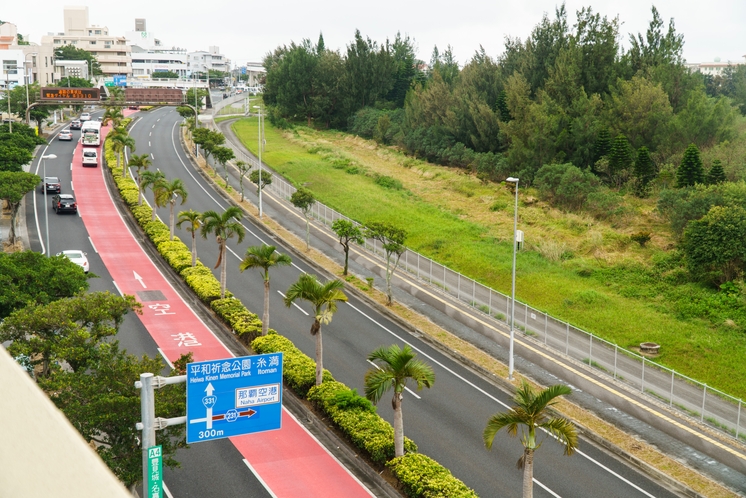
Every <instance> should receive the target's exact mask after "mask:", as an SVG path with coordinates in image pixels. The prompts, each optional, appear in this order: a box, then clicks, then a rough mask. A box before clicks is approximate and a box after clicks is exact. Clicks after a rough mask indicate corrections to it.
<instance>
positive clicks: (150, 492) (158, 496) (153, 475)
mask: <svg viewBox="0 0 746 498" xmlns="http://www.w3.org/2000/svg"><path fill="white" fill-rule="evenodd" d="M143 494H144V495H145V498H163V455H162V452H161V446H151V447H150V448H148V473H147V483H146V487H145V489H144V490H143Z"/></svg>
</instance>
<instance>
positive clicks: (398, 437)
mask: <svg viewBox="0 0 746 498" xmlns="http://www.w3.org/2000/svg"><path fill="white" fill-rule="evenodd" d="M401 400H402V395H401V393H394V455H395V456H398V457H400V456H404V417H402V412H401Z"/></svg>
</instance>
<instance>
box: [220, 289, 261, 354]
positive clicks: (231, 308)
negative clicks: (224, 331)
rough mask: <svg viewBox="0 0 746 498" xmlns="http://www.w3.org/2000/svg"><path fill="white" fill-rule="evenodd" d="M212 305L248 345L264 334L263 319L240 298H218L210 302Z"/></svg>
mask: <svg viewBox="0 0 746 498" xmlns="http://www.w3.org/2000/svg"><path fill="white" fill-rule="evenodd" d="M210 307H211V308H212V309H213V311H215V313H217V315H218V316H219V317H220V318H222V319H223V321H224V322H225V323H227V324H228V325H229V326H230V327H231V328H232V329H233V332H234V333H235V334H236V335H237V336H238V337H239V339H241V341H242V342H243V343H244V344H246V345H248V344H250V343H251V341H253V340H254V339H256V338H257V337H258V336H260V335H262V321H261V320H260V319H259V317H258V316H257V315H256V314H255V313H252V312H251V311H249V310H247V309H246V306H244V305H243V303H241V301H239V300H238V299H235V298H227V299H216V300H214V301H213V302H211V303H210Z"/></svg>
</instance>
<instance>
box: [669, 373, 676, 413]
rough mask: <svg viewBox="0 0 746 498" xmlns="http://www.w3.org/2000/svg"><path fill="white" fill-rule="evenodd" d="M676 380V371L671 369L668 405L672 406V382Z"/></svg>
mask: <svg viewBox="0 0 746 498" xmlns="http://www.w3.org/2000/svg"><path fill="white" fill-rule="evenodd" d="M675 380H676V371H675V370H673V369H672V370H671V401H670V402H669V403H668V406H673V384H674V381H675Z"/></svg>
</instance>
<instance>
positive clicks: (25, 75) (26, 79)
mask: <svg viewBox="0 0 746 498" xmlns="http://www.w3.org/2000/svg"><path fill="white" fill-rule="evenodd" d="M29 55H39V54H38V52H37V53H31V54H26V57H28V56H29ZM26 62H28V61H27V60H26V58H24V60H23V72H24V75H23V79H24V80H25V81H26V109H28V107H29V98H28V80H29V79H31V78H30V77H29V75H28V73H27V72H26ZM32 64H33V63H32ZM28 116H29V114H28V113H26V126H28V123H29V120H28Z"/></svg>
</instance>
